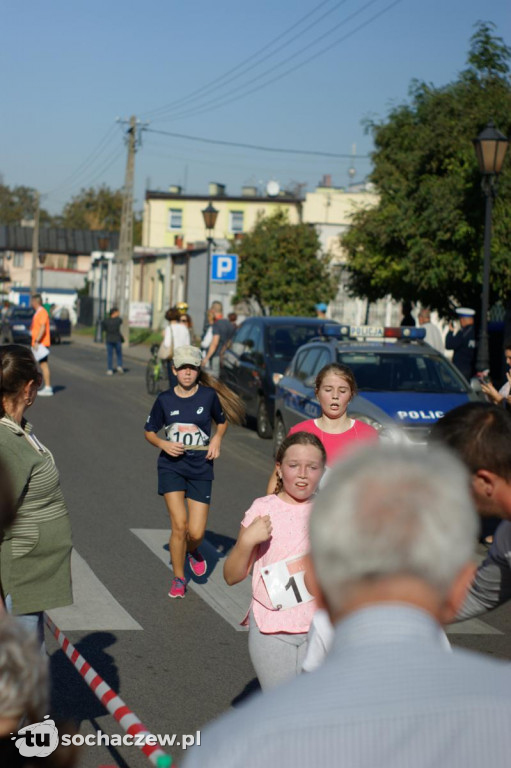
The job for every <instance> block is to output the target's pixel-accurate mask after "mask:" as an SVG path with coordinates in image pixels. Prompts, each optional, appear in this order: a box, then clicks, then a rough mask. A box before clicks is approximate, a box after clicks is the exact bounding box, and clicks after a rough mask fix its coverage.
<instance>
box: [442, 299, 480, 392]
mask: <svg viewBox="0 0 511 768" xmlns="http://www.w3.org/2000/svg"><path fill="white" fill-rule="evenodd" d="M456 314H457V315H458V317H459V319H460V326H461V328H460V330H459V331H458V332H457V333H454V325H453V324H452V323H449V332H448V333H447V336H446V337H445V348H446V349H452V350H454V354H453V356H452V361H453V363H454V365H455V366H456V368H457V369H458V370H459V371H460V373H462V374H463V376H464V377H465V378H466V379H468V380H469V381H470V379H471V378H472V376H473V375H474V371H475V356H476V338H475V333H474V315H475V310H474V309H468V308H467V307H459V308H458V309H457V310H456Z"/></svg>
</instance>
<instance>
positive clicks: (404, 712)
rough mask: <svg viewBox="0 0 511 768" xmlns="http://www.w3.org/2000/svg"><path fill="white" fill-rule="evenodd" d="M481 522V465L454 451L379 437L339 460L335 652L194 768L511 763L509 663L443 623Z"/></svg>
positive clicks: (324, 591)
mask: <svg viewBox="0 0 511 768" xmlns="http://www.w3.org/2000/svg"><path fill="white" fill-rule="evenodd" d="M476 532H477V519H476V513H475V510H474V507H473V503H472V499H471V495H470V488H469V477H468V474H467V472H466V470H465V469H464V468H463V466H462V465H461V464H460V462H459V461H458V460H457V459H456V458H455V457H454V456H453V455H452V454H450V453H448V452H447V451H445V450H443V449H440V448H439V449H438V450H436V451H435V452H434V453H423V452H420V451H418V450H416V451H414V450H412V449H410V448H407V449H406V450H404V449H401V448H399V447H396V446H385V445H378V446H374V447H370V448H364V449H362V450H361V451H359V452H358V453H356V454H353V455H352V456H351V457H350V458H348V459H347V460H346V461H344V462H343V463H342V464H340V465H338V467H337V468H335V469H334V470H332V472H331V475H330V477H329V480H328V482H327V483H326V485H325V488H324V489H323V490H322V491H321V492H320V494H319V496H318V499H317V501H316V503H315V505H314V509H313V512H312V516H311V523H310V538H311V555H312V561H313V564H314V569H315V573H316V579H317V582H318V585H319V590H320V594H321V599H322V600H323V601H324V604H325V605H326V607H327V610H328V613H329V615H330V618H331V620H332V622H333V623H334V625H336V626H335V638H334V643H333V648H332V651H331V653H330V654H329V656H328V657H327V659H326V660H325V662H324V664H323V665H322V666H321V667H320V668H319V669H317V670H316V671H315V672H312V673H310V674H304V675H302V676H300V677H298V678H295V679H294V680H293V681H292V682H290V683H288V684H286V685H283V686H282V687H280V688H276V689H274V690H273V691H271V692H269V693H265V694H263V695H261V696H259V697H258V698H256V699H255V700H254V701H252V702H251V703H250V704H248V705H247V706H245V707H243V708H242V709H241V710H240V711H238V712H236V713H234V714H231V715H228V716H227V717H225V718H224V719H222V720H221V721H220V722H219V723H218V724H216V725H214V726H212V727H211V728H209V729H206V730H205V731H204V732H203V734H202V740H201V747H200V748H195V750H192V751H191V752H190V753H189V755H188V759H187V760H186V761H185V762H184V764H183V765H184V766H185V768H196V767H198V766H201V768H204V766H206V768H207V767H208V766H218V765H222V768H234V766H244V768H252V767H253V768H256V767H257V768H260V766H263V765H264V766H265V768H277V766H278V768H296V766H297V765H311V766H331V765H336V766H343V768H344V767H346V768H348V766H349V768H373V767H374V766H378V768H410V766H413V767H414V768H426V766H427V768H441V767H442V766H445V768H447V767H448V768H480V766H481V765H483V764H489V765H495V766H497V765H502V766H503V765H508V764H509V755H510V754H511V730H510V729H509V722H510V718H511V671H510V670H509V666H508V665H507V664H505V663H503V662H499V661H496V660H494V659H490V658H486V657H484V656H479V655H476V654H473V653H469V652H466V651H462V650H454V651H453V652H450V651H449V650H448V649H446V645H445V641H444V638H443V632H442V629H441V627H442V625H444V624H447V623H449V622H450V621H452V620H453V618H454V616H455V615H456V613H457V611H458V610H459V607H460V606H461V604H462V602H463V600H464V597H465V594H466V590H467V587H468V584H469V583H470V580H471V578H472V575H473V571H474V565H473V564H472V562H471V556H472V552H473V549H474V542H475V538H476Z"/></svg>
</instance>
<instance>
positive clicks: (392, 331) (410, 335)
mask: <svg viewBox="0 0 511 768" xmlns="http://www.w3.org/2000/svg"><path fill="white" fill-rule="evenodd" d="M425 336H426V330H425V328H411V327H408V326H406V325H405V326H401V327H399V328H384V329H383V337H384V338H385V339H410V340H411V339H415V340H417V339H424V338H425Z"/></svg>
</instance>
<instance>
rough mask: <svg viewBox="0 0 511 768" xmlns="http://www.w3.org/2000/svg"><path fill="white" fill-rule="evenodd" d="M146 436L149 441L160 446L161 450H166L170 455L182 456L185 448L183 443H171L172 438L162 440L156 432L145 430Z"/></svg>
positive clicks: (157, 446)
mask: <svg viewBox="0 0 511 768" xmlns="http://www.w3.org/2000/svg"><path fill="white" fill-rule="evenodd" d="M144 437H145V439H146V440H147V442H148V443H151V445H154V446H155V448H159V449H160V451H165V453H168V455H169V456H181V454H182V453H183V451H184V449H185V447H184V445H183V443H171V442H170V440H162V438H161V437H158V435H157V434H156V432H144Z"/></svg>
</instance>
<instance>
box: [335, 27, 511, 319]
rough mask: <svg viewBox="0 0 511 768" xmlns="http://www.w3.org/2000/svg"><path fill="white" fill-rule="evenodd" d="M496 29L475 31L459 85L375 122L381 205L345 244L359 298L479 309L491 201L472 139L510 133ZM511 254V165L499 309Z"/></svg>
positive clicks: (504, 63) (499, 236)
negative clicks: (485, 132)
mask: <svg viewBox="0 0 511 768" xmlns="http://www.w3.org/2000/svg"><path fill="white" fill-rule="evenodd" d="M493 30H494V27H493V25H492V24H490V23H482V22H479V23H478V24H477V25H476V31H475V33H474V35H473V36H472V38H471V44H470V49H469V54H468V66H467V68H466V69H465V70H464V71H463V72H461V73H460V75H459V77H458V79H457V80H456V81H455V82H453V83H450V84H448V85H446V86H445V87H442V88H434V87H433V86H431V85H428V84H426V83H420V82H417V81H414V82H413V83H412V85H411V88H410V99H409V102H410V103H406V104H403V105H401V106H398V107H397V108H395V109H393V110H392V111H391V112H390V114H389V116H388V118H387V119H386V120H384V121H382V122H372V123H370V124H369V126H368V129H369V130H370V132H371V133H372V135H373V138H374V143H375V147H376V150H375V152H374V154H373V162H374V170H373V172H372V174H371V181H372V182H373V183H374V184H375V185H376V188H377V190H378V192H379V194H380V200H379V204H378V205H377V206H376V207H375V208H373V209H371V210H364V211H360V212H358V213H356V214H355V216H354V217H353V221H352V224H353V226H352V228H351V229H350V230H349V231H348V232H347V233H346V234H345V235H344V236H343V237H342V244H343V245H344V247H345V248H346V249H347V252H348V266H349V269H350V290H351V292H352V293H353V294H354V295H357V296H364V297H366V298H368V299H369V300H371V301H374V300H376V299H378V298H382V297H383V296H385V295H387V294H390V295H392V296H393V297H394V298H395V299H397V300H399V299H409V300H419V301H421V302H422V303H423V304H427V305H429V306H431V307H433V308H435V309H437V310H439V311H440V312H441V313H446V312H448V311H449V309H450V308H452V303H453V301H457V302H460V303H461V304H464V305H468V306H475V307H477V306H479V303H480V293H481V283H482V249H483V236H484V209H485V203H484V195H483V193H482V191H481V176H480V173H479V169H478V166H477V162H476V159H475V153H474V149H473V146H472V139H473V138H474V137H475V136H477V134H478V133H479V132H480V131H481V130H482V129H483V128H484V127H485V125H486V123H487V122H488V120H490V119H493V120H494V122H495V125H496V126H497V128H498V129H499V130H500V131H502V133H504V134H506V135H509V133H510V130H511V82H510V78H509V59H510V55H511V50H510V49H509V48H508V47H507V46H506V45H505V43H504V41H503V40H502V39H501V38H500V37H497V36H495V34H494V31H493ZM510 154H511V153H510ZM510 249H511V165H510V158H509V157H508V158H507V159H506V161H505V164H504V168H503V171H502V174H501V176H500V177H499V193H498V196H497V199H496V201H495V206H494V210H493V238H492V277H491V288H492V300H493V301H494V300H496V299H499V298H502V299H503V298H505V297H506V296H507V295H508V294H510V293H511V258H510Z"/></svg>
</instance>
